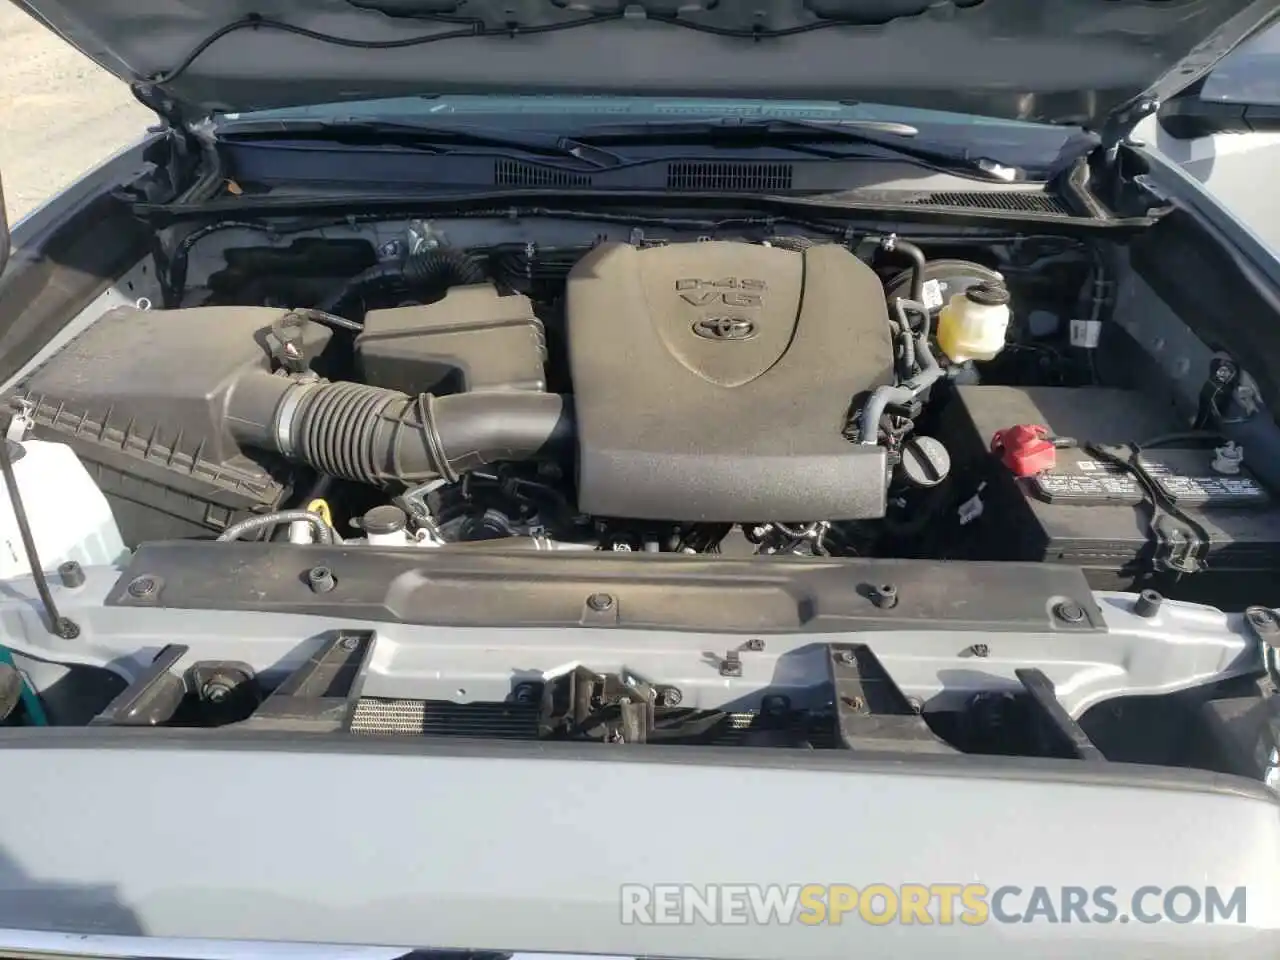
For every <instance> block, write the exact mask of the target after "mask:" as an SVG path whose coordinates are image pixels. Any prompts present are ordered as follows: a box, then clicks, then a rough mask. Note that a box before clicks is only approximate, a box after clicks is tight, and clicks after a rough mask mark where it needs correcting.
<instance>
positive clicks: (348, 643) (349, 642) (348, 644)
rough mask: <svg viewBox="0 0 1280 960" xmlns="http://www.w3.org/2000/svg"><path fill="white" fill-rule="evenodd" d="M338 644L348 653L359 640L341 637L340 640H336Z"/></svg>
mask: <svg viewBox="0 0 1280 960" xmlns="http://www.w3.org/2000/svg"><path fill="white" fill-rule="evenodd" d="M338 646H339V647H340V648H341V649H343V650H346V651H347V652H348V653H350V652H351V651H352V650H354V649H355V648H356V647H358V646H360V641H359V640H357V639H356V638H355V637H343V638H342V639H341V640H339V641H338Z"/></svg>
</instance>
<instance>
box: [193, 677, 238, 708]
mask: <svg viewBox="0 0 1280 960" xmlns="http://www.w3.org/2000/svg"><path fill="white" fill-rule="evenodd" d="M200 694H201V695H202V696H203V697H204V698H205V699H206V700H208V701H209V702H210V703H222V702H223V701H224V700H226V699H227V697H229V696H231V686H230V685H229V684H228V683H227V681H226V680H224V679H223V678H221V677H218V678H216V679H213V680H210V681H209V682H208V683H206V684H205V685H204V686H203V687H201V688H200Z"/></svg>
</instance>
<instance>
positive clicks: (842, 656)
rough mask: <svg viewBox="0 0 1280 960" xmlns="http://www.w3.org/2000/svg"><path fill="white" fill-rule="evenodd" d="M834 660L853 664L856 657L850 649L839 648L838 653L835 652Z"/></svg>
mask: <svg viewBox="0 0 1280 960" xmlns="http://www.w3.org/2000/svg"><path fill="white" fill-rule="evenodd" d="M836 662H837V663H846V664H849V665H850V666H852V665H853V664H855V663H857V662H858V658H857V657H855V656H854V655H853V651H852V650H841V651H840V652H839V653H837V654H836Z"/></svg>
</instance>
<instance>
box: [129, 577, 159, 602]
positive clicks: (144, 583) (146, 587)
mask: <svg viewBox="0 0 1280 960" xmlns="http://www.w3.org/2000/svg"><path fill="white" fill-rule="evenodd" d="M156 589H157V584H156V581H155V578H154V577H138V578H137V579H136V580H134V581H133V582H132V583H130V584H129V596H131V597H136V598H138V599H142V598H143V597H149V596H151V595H152V594H153V593H155V592H156Z"/></svg>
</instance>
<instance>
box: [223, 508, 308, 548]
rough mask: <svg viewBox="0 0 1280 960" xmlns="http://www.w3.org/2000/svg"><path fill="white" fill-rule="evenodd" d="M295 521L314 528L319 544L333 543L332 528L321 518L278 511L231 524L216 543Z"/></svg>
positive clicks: (301, 511)
mask: <svg viewBox="0 0 1280 960" xmlns="http://www.w3.org/2000/svg"><path fill="white" fill-rule="evenodd" d="M295 520H301V521H303V522H304V523H309V524H311V525H312V526H313V527H315V530H316V539H317V540H319V541H320V542H321V543H333V528H332V527H330V526H329V525H328V524H327V523H325V522H324V519H323V518H322V517H320V516H319V515H318V514H315V513H311V512H310V511H309V510H278V511H276V512H275V513H264V514H262V515H261V516H257V517H249V518H248V519H247V520H241V521H240V522H239V523H233V524H232V525H231V526H229V527H227V529H225V530H223V531H222V533H221V534H219V535H218V541H219V542H220V543H226V542H227V541H229V540H239V539H240V538H241V537H243V536H244V535H245V534H246V533H257V532H258V531H259V530H265V529H267V528H268V527H277V526H279V525H280V524H282V523H293V522H294V521H295Z"/></svg>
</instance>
